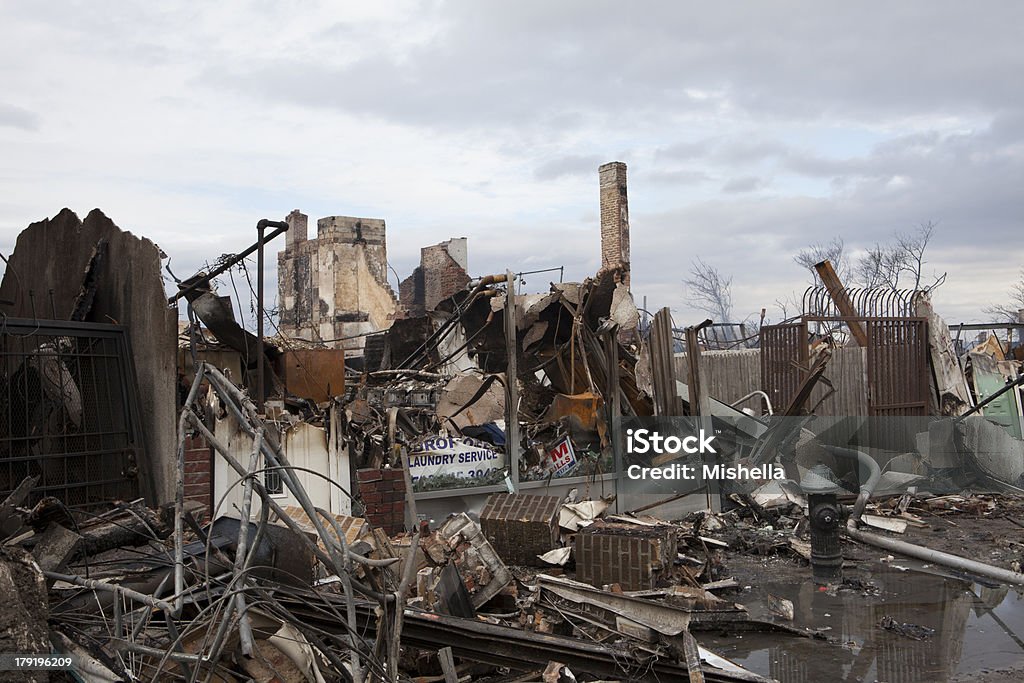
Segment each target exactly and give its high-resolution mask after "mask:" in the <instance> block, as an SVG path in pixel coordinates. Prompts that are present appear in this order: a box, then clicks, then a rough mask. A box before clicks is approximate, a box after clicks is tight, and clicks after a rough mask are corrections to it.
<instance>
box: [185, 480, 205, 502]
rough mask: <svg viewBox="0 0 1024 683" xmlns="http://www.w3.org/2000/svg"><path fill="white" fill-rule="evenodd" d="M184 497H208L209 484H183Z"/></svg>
mask: <svg viewBox="0 0 1024 683" xmlns="http://www.w3.org/2000/svg"><path fill="white" fill-rule="evenodd" d="M185 495H186V496H187V497H189V498H191V497H193V496H209V495H210V483H209V482H207V483H205V484H185Z"/></svg>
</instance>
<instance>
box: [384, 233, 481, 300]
mask: <svg viewBox="0 0 1024 683" xmlns="http://www.w3.org/2000/svg"><path fill="white" fill-rule="evenodd" d="M466 242H467V240H466V238H465V237H458V238H453V239H450V240H447V241H445V242H441V243H440V244H434V245H431V246H429V247H423V248H422V249H420V265H419V266H417V268H416V270H414V271H413V274H412V275H410V276H409V277H407V278H406V279H405V280H403V281H402V283H401V284H400V285H399V300H400V301H401V303H402V308H403V309H404V310H405V313H406V315H408V316H410V317H419V316H422V315H425V314H426V313H427V311H432V310H434V308H435V307H436V306H437V305H438V304H439V303H440V302H441V301H443V300H444V299H447V298H448V297H450V296H451V295H453V294H455V293H456V292H458V291H460V290H462V289H465V287H466V285H467V284H468V283H469V280H470V277H469V274H468V273H467V272H466V271H467V270H468V268H469V262H468V255H467V249H466Z"/></svg>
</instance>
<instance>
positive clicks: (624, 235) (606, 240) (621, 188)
mask: <svg viewBox="0 0 1024 683" xmlns="http://www.w3.org/2000/svg"><path fill="white" fill-rule="evenodd" d="M597 173H598V177H599V179H600V185H601V270H602V271H606V270H614V269H616V268H618V269H620V270H621V272H622V282H623V283H625V285H626V286H627V287H629V202H628V200H627V198H626V164H624V163H622V162H621V161H612V162H610V163H607V164H604V165H603V166H601V167H600V168H599V169H597Z"/></svg>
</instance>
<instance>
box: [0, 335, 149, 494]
mask: <svg viewBox="0 0 1024 683" xmlns="http://www.w3.org/2000/svg"><path fill="white" fill-rule="evenodd" d="M135 387H136V384H135V373H134V367H133V365H132V361H131V354H130V347H129V342H128V338H127V334H126V332H125V329H124V328H123V327H120V326H117V325H102V324H96V323H72V322H65V321H44V320H38V321H32V320H14V319H9V318H4V319H3V321H2V327H0V499H2V498H3V497H5V496H6V495H7V493H9V492H10V491H11V490H12V489H14V488H15V487H16V486H17V485H18V484H19V483H20V482H21V480H22V479H24V478H25V477H28V476H38V477H39V482H38V483H37V484H36V486H35V488H34V489H33V491H32V494H31V496H30V499H29V502H30V503H33V502H35V501H38V500H39V499H40V498H42V497H43V496H54V497H56V498H57V499H59V500H61V501H62V502H64V504H66V505H68V506H69V507H76V508H89V507H93V506H96V505H98V504H101V503H104V502H109V501H111V500H116V499H120V500H130V499H133V498H137V497H139V494H140V486H139V480H140V476H139V475H140V472H139V465H140V462H141V460H142V458H141V455H142V453H141V452H142V446H141V443H142V441H141V434H140V430H139V420H138V412H137V405H138V401H137V400H136V395H135V391H136V390H135Z"/></svg>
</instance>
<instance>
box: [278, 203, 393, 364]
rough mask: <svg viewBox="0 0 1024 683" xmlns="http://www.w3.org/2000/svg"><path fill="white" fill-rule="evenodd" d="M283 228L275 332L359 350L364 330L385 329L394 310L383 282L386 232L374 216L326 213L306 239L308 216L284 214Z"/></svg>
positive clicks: (351, 351)
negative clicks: (286, 231) (285, 224)
mask: <svg viewBox="0 0 1024 683" xmlns="http://www.w3.org/2000/svg"><path fill="white" fill-rule="evenodd" d="M286 220H287V222H288V224H289V234H288V238H287V240H286V242H285V250H284V251H282V252H279V253H278V257H277V258H278V307H279V309H280V321H281V332H282V333H283V334H285V335H287V336H292V337H298V338H301V339H308V340H311V341H316V340H325V341H326V340H336V341H332V342H330V343H331V345H332V346H333V347H334V348H338V349H344V350H345V351H346V352H347V355H361V353H362V349H363V343H364V338H363V337H361V336H359V335H365V334H368V333H372V332H377V331H380V330H383V329H387V328H388V327H389V326H390V325H391V322H392V321H393V320H394V319H395V315H396V313H397V312H398V309H399V304H398V298H397V297H396V296H395V293H394V291H393V290H392V289H391V286H390V284H388V279H387V272H388V258H387V237H386V229H385V225H384V221H383V220H380V219H376V218H354V217H351V216H328V217H326V218H321V219H320V220H318V221H317V236H316V238H314V239H308V231H307V223H308V217H307V216H306V215H305V214H303V213H301V212H300V211H298V210H295V211H292V212H291V213H290V214H289V215H288V216H287V219H286Z"/></svg>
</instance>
